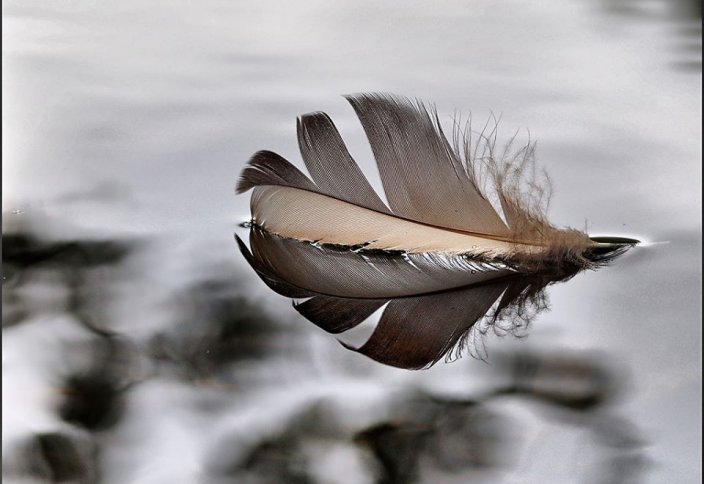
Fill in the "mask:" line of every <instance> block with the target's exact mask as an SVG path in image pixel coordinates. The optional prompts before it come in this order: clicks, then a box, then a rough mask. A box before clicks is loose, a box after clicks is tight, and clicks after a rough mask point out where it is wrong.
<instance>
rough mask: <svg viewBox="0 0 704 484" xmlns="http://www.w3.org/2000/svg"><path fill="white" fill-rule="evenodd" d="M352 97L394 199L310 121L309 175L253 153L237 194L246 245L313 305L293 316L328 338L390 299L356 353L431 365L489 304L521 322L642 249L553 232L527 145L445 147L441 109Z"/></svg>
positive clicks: (262, 270)
mask: <svg viewBox="0 0 704 484" xmlns="http://www.w3.org/2000/svg"><path fill="white" fill-rule="evenodd" d="M347 100H348V101H349V102H350V104H351V105H352V107H353V108H354V110H355V112H356V113H357V116H358V117H359V120H360V122H361V123H362V126H363V128H364V130H365V132H366V135H367V138H368V140H369V143H370V145H371V148H372V151H373V153H374V157H375V159H376V162H377V166H378V168H379V174H380V176H381V182H382V185H383V187H384V192H385V195H386V200H387V201H388V205H387V204H386V203H384V201H382V200H381V198H380V197H379V195H378V194H377V193H376V192H375V191H374V189H373V188H372V187H371V185H370V184H369V182H368V180H367V179H366V177H365V176H364V174H363V173H362V171H361V170H360V168H359V166H358V165H357V163H356V162H355V161H354V160H353V159H352V157H351V156H350V154H349V152H348V151H347V148H346V147H345V144H344V142H343V141H342V138H341V136H340V134H339V133H338V131H337V129H336V128H335V125H334V124H333V122H332V120H331V119H330V118H329V117H328V116H327V115H326V114H325V113H320V112H317V113H311V114H306V115H304V116H302V117H301V118H299V120H298V123H297V127H298V141H299V145H300V150H301V154H302V157H303V161H304V163H305V165H306V168H307V169H308V172H309V173H310V176H311V178H312V180H311V179H310V178H308V177H307V176H305V175H304V174H303V173H301V172H300V171H299V170H298V169H297V168H296V167H294V166H293V165H292V164H291V163H289V162H288V161H287V160H285V159H284V158H282V157H281V156H279V155H277V154H275V153H272V152H270V151H260V152H258V153H256V154H255V155H254V156H253V157H252V158H251V159H250V160H249V163H248V164H247V166H246V167H245V169H244V170H243V172H242V174H241V177H240V180H239V182H238V184H237V193H243V192H246V191H248V190H250V189H253V193H252V198H251V212H252V220H251V224H250V226H251V231H250V247H251V252H250V250H249V249H248V248H247V246H246V245H245V244H244V243H243V242H242V241H241V240H240V239H239V237H238V243H239V246H240V250H241V251H242V253H243V254H244V255H245V257H246V258H247V260H248V262H249V263H250V265H251V266H252V267H253V268H254V269H255V271H256V272H257V273H258V274H259V276H260V277H261V278H262V280H264V282H266V283H267V284H268V285H269V287H271V288H272V289H273V290H275V291H276V292H278V293H279V294H282V295H284V296H287V297H292V298H297V299H301V298H310V299H308V300H307V301H305V302H303V303H300V304H297V305H296V306H295V307H296V309H297V310H298V311H299V312H300V313H301V314H302V315H304V316H305V317H306V318H308V319H309V320H311V321H312V322H314V323H315V324H317V325H318V326H320V327H321V328H323V329H325V330H326V331H328V332H331V333H340V332H343V331H346V330H348V329H350V328H352V327H354V326H356V325H358V324H360V323H361V322H362V321H364V320H365V319H366V318H367V317H368V316H369V315H370V314H372V313H373V312H374V311H376V310H377V309H379V308H381V307H382V306H384V305H385V304H387V303H388V305H387V307H386V308H385V310H384V312H383V314H382V316H381V320H380V321H379V324H378V325H377V327H376V329H375V331H374V333H373V334H372V336H371V337H370V338H369V340H368V341H367V342H366V343H365V344H364V345H362V346H361V347H360V348H357V349H356V351H359V352H361V353H363V354H365V355H367V356H369V357H371V358H373V359H375V360H377V361H380V362H383V363H385V364H390V365H393V366H398V367H402V368H424V367H428V366H430V365H432V364H434V363H435V362H437V361H438V360H439V359H440V358H441V357H442V356H443V355H446V354H448V352H449V351H450V350H451V349H452V348H453V347H456V346H457V345H458V344H459V345H460V346H461V345H462V343H463V342H465V341H466V340H467V338H468V335H469V334H470V330H472V328H474V325H475V323H476V322H477V321H479V320H480V319H481V318H482V317H483V316H485V315H486V314H487V313H488V312H490V311H491V309H492V307H493V308H494V310H493V314H492V315H490V317H489V320H490V321H491V322H492V323H497V322H498V321H499V320H502V319H508V320H512V321H527V319H529V318H526V317H525V314H526V313H529V312H530V310H529V309H528V306H531V305H532V306H534V307H536V308H538V309H540V307H541V304H540V303H539V301H542V289H543V288H544V287H545V286H546V285H547V284H549V283H551V282H555V281H558V280H564V279H566V278H569V277H572V276H573V275H574V274H576V273H577V272H578V271H579V270H582V269H586V268H595V267H598V266H599V265H601V264H604V263H606V262H608V261H609V260H611V259H613V258H614V257H615V256H617V255H619V254H620V253H622V252H623V251H625V250H626V249H627V248H628V247H630V246H632V245H634V244H635V243H637V241H635V240H633V239H626V238H596V237H595V238H590V237H589V236H587V235H586V234H584V233H582V232H580V231H577V230H574V229H559V228H556V227H554V226H553V225H551V224H550V223H549V222H548V221H547V218H546V217H545V213H544V208H545V200H546V197H545V195H546V191H545V188H544V187H545V186H546V185H544V184H540V183H539V181H538V180H537V177H536V176H535V173H534V170H533V167H532V146H531V145H530V144H529V145H527V146H524V147H523V148H522V149H519V150H517V151H516V152H514V153H510V145H509V147H507V149H506V150H504V153H502V154H501V156H499V155H498V154H497V153H496V152H495V134H494V133H490V134H488V135H487V134H485V133H484V132H483V133H480V136H479V141H478V142H475V143H472V141H471V135H472V131H471V130H470V129H467V130H465V131H460V130H459V129H456V130H455V133H454V134H455V137H454V144H450V142H449V141H448V140H447V138H446V137H445V135H444V133H443V131H442V128H441V126H440V122H439V120H438V117H437V115H436V114H434V112H433V111H431V110H429V109H427V108H426V107H425V106H424V105H423V104H421V103H419V102H413V101H410V100H408V99H406V98H402V97H398V96H393V95H384V94H358V95H352V96H347ZM489 190H492V192H493V193H494V199H495V203H493V204H492V201H491V200H490V191H489ZM543 306H544V304H543Z"/></svg>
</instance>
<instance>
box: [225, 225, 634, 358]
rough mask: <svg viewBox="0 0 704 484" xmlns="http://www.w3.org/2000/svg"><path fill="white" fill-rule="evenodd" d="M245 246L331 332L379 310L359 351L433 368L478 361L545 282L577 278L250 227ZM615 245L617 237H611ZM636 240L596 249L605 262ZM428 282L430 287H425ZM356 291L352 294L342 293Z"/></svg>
mask: <svg viewBox="0 0 704 484" xmlns="http://www.w3.org/2000/svg"><path fill="white" fill-rule="evenodd" d="M237 243H238V245H239V248H240V250H241V252H242V254H243V255H244V257H245V258H246V260H247V262H249V264H250V265H251V266H252V268H253V269H254V270H255V271H256V272H257V274H258V275H259V277H260V278H261V279H262V280H263V281H264V282H265V283H266V284H267V285H268V286H269V287H270V288H271V289H272V290H274V291H275V292H277V293H279V294H281V295H283V296H286V297H291V298H295V299H302V298H306V300H305V301H301V302H296V303H294V308H295V309H296V310H297V311H298V312H299V313H300V314H301V315H302V316H304V317H305V318H306V319H308V320H309V321H311V322H312V323H314V324H315V325H317V326H318V327H320V328H321V329H323V330H325V331H327V332H328V333H332V334H339V333H344V332H346V331H348V330H351V329H352V328H355V327H357V326H358V325H360V324H361V323H363V322H364V321H365V320H367V318H369V317H370V316H371V315H372V313H374V312H375V311H377V310H379V309H381V308H382V307H383V308H384V309H383V312H382V314H381V318H380V320H379V322H378V324H377V326H376V328H375V330H374V332H373V333H372V334H371V336H370V337H369V339H368V340H367V341H366V342H365V343H364V344H363V345H361V346H360V347H357V348H354V347H352V346H350V345H348V344H346V343H342V344H343V346H345V347H346V348H348V349H350V350H353V351H356V352H359V353H361V354H363V355H365V356H367V357H369V358H371V359H373V360H375V361H378V362H380V363H383V364H386V365H390V366H395V367H398V368H405V369H422V368H428V367H430V366H432V365H434V364H435V363H437V362H438V361H439V360H440V359H442V358H443V357H445V358H452V357H453V356H459V355H460V354H461V353H462V351H463V350H467V351H468V352H469V353H470V354H472V355H473V356H479V357H481V356H482V355H483V352H484V347H483V335H484V334H485V333H486V332H488V331H490V330H493V331H494V332H496V333H497V334H514V335H519V334H521V333H522V332H524V331H525V330H526V329H527V327H528V326H529V324H530V322H531V321H532V320H533V319H534V318H535V316H537V314H538V313H540V312H541V311H544V310H545V309H547V307H548V304H547V295H546V293H545V288H546V287H547V286H548V285H550V284H554V283H558V282H563V281H566V280H568V279H570V278H572V277H573V276H574V275H575V274H577V272H579V270H580V268H579V267H578V266H566V265H564V264H561V265H559V266H557V267H554V268H551V269H550V270H548V269H546V270H543V271H542V272H535V273H529V274H526V273H522V272H520V271H518V270H515V269H514V268H512V267H511V266H509V265H502V264H488V263H486V262H483V261H474V260H472V259H471V258H469V257H467V256H452V257H450V256H448V257H447V258H445V259H443V260H439V259H438V258H437V257H436V258H434V259H433V260H430V261H427V260H426V259H427V255H426V254H420V255H414V261H412V262H409V260H408V258H409V254H405V253H398V254H396V253H390V252H389V251H377V250H369V251H368V250H365V249H364V248H348V247H339V246H334V245H329V244H317V243H311V242H305V241H299V240H295V239H287V238H283V237H279V236H275V235H272V234H269V233H268V232H266V231H265V230H262V229H261V228H259V227H258V226H256V225H251V227H250V246H251V251H250V249H249V248H248V247H247V246H246V245H245V243H244V242H243V241H242V240H241V239H240V238H239V237H237ZM611 243H614V241H611ZM629 246H630V242H628V241H627V242H623V243H622V245H620V246H617V247H616V248H614V249H611V250H608V251H603V250H602V251H599V252H594V253H592V254H590V257H591V259H592V260H593V261H596V262H598V263H606V262H608V261H610V260H611V259H613V258H614V257H617V256H618V255H620V254H621V253H623V251H625V250H626V248H627V247H629ZM428 288H430V290H429V289H428ZM350 294H351V295H354V296H355V297H345V296H343V295H350Z"/></svg>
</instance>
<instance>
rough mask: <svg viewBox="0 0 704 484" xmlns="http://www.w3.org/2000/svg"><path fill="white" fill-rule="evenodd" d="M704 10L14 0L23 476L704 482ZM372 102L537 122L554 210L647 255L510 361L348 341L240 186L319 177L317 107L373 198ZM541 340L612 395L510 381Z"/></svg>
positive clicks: (547, 356) (604, 273) (503, 346)
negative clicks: (254, 266)
mask: <svg viewBox="0 0 704 484" xmlns="http://www.w3.org/2000/svg"><path fill="white" fill-rule="evenodd" d="M700 22H701V10H700V7H698V6H697V5H695V4H690V3H688V2H681V3H678V2H665V1H658V0H651V1H635V0H632V1H627V0H621V1H612V2H608V1H598V0H575V1H572V0H570V1H562V2H530V4H528V3H526V2H518V1H502V2H493V1H492V2H490V1H479V2H433V3H432V4H431V3H426V2H344V3H342V2H337V3H335V4H334V5H333V4H331V3H329V2H322V1H306V2H295V6H294V3H291V2H279V3H277V2H268V1H266V2H256V4H253V2H217V1H208V2H177V3H174V2H161V1H153V2H149V3H145V2H136V1H125V2H119V4H111V5H107V4H103V3H99V2H90V1H84V2H80V1H75V2H62V3H61V4H55V3H52V2H38V1H22V2H19V1H18V2H15V1H8V2H4V4H3V45H4V47H3V102H4V106H3V141H4V143H3V195H2V196H3V232H4V234H11V233H13V234H17V233H33V234H35V235H36V237H38V238H39V240H38V241H37V240H34V241H27V240H24V239H22V240H24V242H22V240H20V239H19V238H18V237H15V238H14V239H12V240H10V239H8V238H4V242H3V252H4V254H5V255H6V256H7V254H16V253H19V254H25V255H18V256H17V257H16V258H15V259H12V264H11V265H9V266H8V267H7V268H5V267H4V272H5V280H4V281H5V282H4V285H3V303H4V304H3V306H4V308H3V409H4V412H3V464H4V465H3V467H4V476H5V477H6V478H7V479H8V482H36V481H37V480H39V481H41V479H42V478H46V477H47V476H52V475H53V476H54V478H58V477H60V476H64V477H65V476H79V477H80V478H82V479H84V480H85V481H91V480H101V481H102V482H109V483H124V482H139V483H162V482H231V481H234V482H343V483H348V482H352V483H356V482H360V483H362V482H375V480H378V479H379V476H380V475H385V476H386V479H387V481H386V482H411V481H412V479H414V478H416V479H418V480H419V481H420V482H448V483H449V482H467V480H468V479H473V482H511V483H518V482H521V483H523V482H529V483H530V482H600V479H601V481H603V482H652V483H659V482H662V483H665V482H681V483H686V482H700V481H701V460H700V457H701V431H700V428H701V412H700V408H701V298H700V291H701V270H700V265H701V225H700V219H701V183H700V179H701V164H700V160H701V127H702V123H701V109H700V106H701V101H702V99H701V26H700V25H701V24H700ZM362 91H388V92H395V93H399V94H404V95H408V96H414V97H418V98H421V99H425V100H428V101H433V102H435V103H436V104H437V108H438V111H439V113H440V114H441V119H443V120H444V121H446V122H447V123H448V125H449V124H450V123H451V120H452V115H453V114H454V113H456V112H460V113H463V114H464V115H467V114H468V113H470V112H471V114H472V117H473V119H475V120H481V121H483V120H485V119H487V117H488V116H489V115H490V114H491V113H494V114H496V115H497V116H499V115H501V122H500V128H501V130H503V131H501V132H500V134H499V138H500V139H501V138H502V137H503V139H504V140H506V139H508V138H509V137H510V136H511V135H512V134H513V133H514V132H515V131H516V130H519V129H520V130H522V131H521V133H522V134H521V136H527V130H530V137H531V139H533V140H537V141H538V150H537V156H538V162H539V164H541V165H542V166H543V167H545V168H546V169H547V171H548V172H549V174H550V176H551V179H552V182H553V185H554V189H555V193H554V196H553V199H552V204H551V209H550V218H551V220H552V221H553V222H555V223H556V224H558V225H566V226H573V227H577V228H583V227H584V226H585V224H586V225H587V228H588V231H589V233H590V234H592V235H599V234H609V235H622V236H631V237H635V238H638V239H641V240H644V241H646V242H647V243H646V244H644V245H643V246H642V247H638V248H636V249H634V250H632V251H631V252H630V253H628V254H627V255H626V256H624V257H623V258H621V259H619V260H618V261H616V262H615V263H614V265H613V266H612V267H609V268H605V269H602V270H600V271H598V272H590V273H584V274H580V275H578V276H577V277H576V278H575V279H573V280H572V281H570V282H568V283H566V284H561V285H557V286H554V287H552V288H551V289H550V291H549V294H550V301H551V310H550V311H549V312H546V313H543V314H542V315H540V317H538V318H537V320H536V321H535V322H534V323H533V326H532V327H531V330H530V331H529V335H528V337H527V338H523V339H521V340H515V339H512V338H510V337H506V338H496V337H489V341H487V347H488V350H489V357H488V359H487V361H486V362H482V361H478V360H475V359H472V358H469V357H465V358H463V359H461V360H459V361H455V362H453V363H449V364H443V363H439V364H437V365H436V366H435V367H433V368H432V369H430V370H427V371H420V372H409V371H403V370H397V369H393V368H388V367H384V366H381V365H378V364H375V363H374V362H372V361H369V360H367V359H365V358H363V357H361V356H359V355H355V354H353V353H350V352H348V351H346V350H345V349H344V348H342V347H341V346H340V345H338V344H337V342H336V341H335V339H334V338H332V337H331V336H329V335H327V334H324V333H323V332H322V331H320V330H319V329H318V328H316V327H314V326H313V325H311V324H310V323H308V322H306V321H305V320H303V319H302V318H300V317H299V316H298V315H297V314H296V313H295V311H293V310H292V309H291V303H290V301H289V300H287V299H284V298H282V297H280V296H277V295H275V294H273V293H271V292H270V291H269V290H268V289H267V288H266V287H265V286H264V285H263V284H262V283H261V282H260V281H259V279H257V278H256V276H255V275H254V273H253V272H252V271H251V269H250V268H249V267H248V266H247V264H246V263H245V261H244V260H243V259H242V257H241V256H240V254H239V253H238V251H237V249H236V247H235V245H234V242H233V233H234V232H235V231H236V230H237V224H238V223H240V222H241V221H243V220H245V219H246V218H247V217H248V214H249V208H248V196H239V197H236V196H235V195H234V184H235V181H236V179H237V176H238V173H239V171H240V170H241V169H242V167H243V166H244V163H245V162H246V161H247V159H248V158H249V156H250V155H251V154H252V153H254V152H255V151H257V150H259V149H269V150H273V151H276V152H278V153H279V154H281V155H283V156H284V157H286V158H288V159H290V160H291V161H294V162H295V163H297V164H299V166H300V165H301V163H300V161H299V160H300V156H299V154H298V148H297V144H296V136H295V118H296V116H297V115H300V114H303V113H306V112H310V111H317V110H321V111H325V112H327V113H328V114H330V115H331V117H332V118H333V119H335V121H336V123H337V125H338V127H339V129H340V131H341V132H342V134H343V136H344V138H345V140H346V141H347V143H348V146H349V147H350V151H351V152H352V154H353V155H354V156H355V158H356V159H357V161H358V162H359V163H360V165H361V166H362V168H363V169H364V170H365V172H366V173H367V174H368V175H369V176H370V178H372V184H373V185H374V186H375V187H377V188H379V187H380V182H379V180H378V175H376V174H375V172H374V165H373V161H372V155H371V151H370V149H369V147H368V146H367V145H366V140H365V137H364V133H363V132H362V129H361V127H360V126H359V125H358V123H357V120H356V118H355V116H354V113H353V112H352V109H351V108H350V107H349V106H348V105H347V104H346V102H345V101H344V99H342V97H340V95H341V94H344V93H350V92H362ZM68 239H71V240H81V241H83V242H82V245H81V244H78V245H76V244H74V245H73V246H67V245H66V244H64V245H61V244H60V243H58V242H56V241H61V240H68ZM96 240H103V241H105V240H109V241H113V242H112V245H111V246H109V247H108V246H105V245H96V244H95V243H94V241H96ZM91 241H93V243H92V245H91ZM10 243H12V244H13V245H11V244H10ZM6 244H7V246H6ZM22 244H24V245H22ZM18 247H20V248H22V247H24V248H25V249H26V252H22V251H21V250H20V249H18ZM8 248H9V249H11V250H10V252H8ZM23 250H24V249H23ZM12 251H15V252H12ZM27 254H30V255H27ZM37 254H45V255H46V254H49V256H51V257H48V256H47V257H48V259H42V257H40V256H38V255H37ZM57 254H58V255H57ZM76 254H78V255H76ZM52 257H53V258H52ZM47 260H50V262H47ZM4 266H5V264H4ZM96 328H98V329H96ZM100 328H102V329H100ZM104 329H108V330H109V331H111V332H110V333H106V332H105V331H103V330H104ZM526 354H529V355H532V356H531V358H532V360H530V361H541V362H543V363H542V366H540V365H539V366H540V367H541V368H546V369H545V370H544V373H545V376H544V377H541V378H544V379H545V381H546V382H545V383H544V384H545V385H547V386H550V385H557V386H558V387H560V386H565V385H567V386H569V382H570V381H571V380H570V378H569V368H574V367H579V368H581V367H584V368H586V370H584V371H582V373H579V372H577V373H579V374H580V375H582V377H584V375H585V374H586V375H591V374H592V373H593V372H596V373H595V374H599V375H602V376H601V377H599V378H596V377H595V378H596V380H595V379H594V378H591V377H589V378H586V377H584V378H586V380H585V381H587V382H588V385H587V390H588V391H593V392H594V393H599V392H600V391H602V390H603V388H602V387H601V386H599V385H600V384H597V383H594V382H595V381H598V382H602V383H603V382H604V381H608V382H609V385H607V386H609V388H612V387H613V388H614V389H615V390H614V391H613V392H611V391H609V392H607V393H608V395H609V398H605V399H604V400H603V401H600V403H598V404H594V405H592V406H591V407H590V408H589V409H587V410H585V409H582V410H578V409H577V408H576V406H575V405H572V404H569V403H565V402H561V403H560V402H555V401H553V403H551V404H546V403H545V400H546V398H547V397H545V395H547V394H548V393H549V392H543V393H542V395H543V397H544V398H542V402H541V398H537V397H539V396H540V395H541V393H540V391H539V388H538V389H537V390H536V388H537V387H540V382H541V381H542V380H540V378H538V377H533V380H531V379H530V378H528V380H529V383H530V384H531V385H533V386H531V387H530V389H529V390H525V389H524V390H525V391H523V393H521V392H515V391H514V393H513V394H510V395H509V394H506V391H505V389H506V387H507V385H508V384H509V383H510V382H511V381H512V380H511V379H512V378H513V379H514V380H516V381H518V380H521V378H523V379H524V380H525V378H526V377H525V375H524V376H521V375H520V374H519V375H518V376H515V375H514V376H513V377H512V376H511V375H512V373H511V368H519V367H520V368H525V367H530V365H528V364H527V363H525V361H526V360H525V359H526V358H527V357H526V356H525V355H526ZM522 362H523V363H522ZM551 362H552V363H551ZM578 362H581V363H578ZM521 365H523V366H521ZM551 365H552V366H551ZM580 365H582V366H581V367H580ZM531 368H532V367H531ZM551 368H552V370H551ZM597 369H599V370H598V371H597ZM551 372H552V373H551ZM590 372H592V373H590ZM519 373H520V372H519ZM565 375H568V376H567V377H565ZM604 375H606V376H604ZM98 376H99V377H98ZM560 378H563V380H564V379H565V378H566V380H564V381H563V380H560ZM524 380H521V381H524ZM577 380H579V378H578V379H577ZM580 381H581V380H580ZM507 382H508V383H507ZM556 382H557V383H556ZM560 382H562V383H560ZM565 382H567V383H565ZM514 383H515V382H514ZM524 383H525V381H524ZM573 383H574V382H573ZM582 383H583V382H582ZM574 384H575V385H577V386H578V385H579V384H580V383H579V381H578V382H577V383H574ZM101 385H102V386H101ZM526 385H527V384H526ZM519 386H520V385H519ZM514 387H515V385H514ZM96 388H97V390H96ZM600 389H601V390H600ZM514 390H515V388H514ZM91 392H93V393H91ZM604 392H606V390H604ZM553 400H554V399H553ZM81 402H83V403H81ZM86 402H88V403H86ZM101 402H102V403H101ZM460 402H461V403H460ZM470 402H471V403H470ZM57 456H58V457H57ZM32 476H34V477H32ZM42 476H44V477H42ZM81 476H82V477H81ZM414 476H415V477H414ZM32 479H34V480H32ZM247 479H249V480H247ZM267 479H268V480H267ZM609 479H612V480H611V481H610V480H609ZM615 479H621V480H615ZM629 479H632V480H629Z"/></svg>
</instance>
